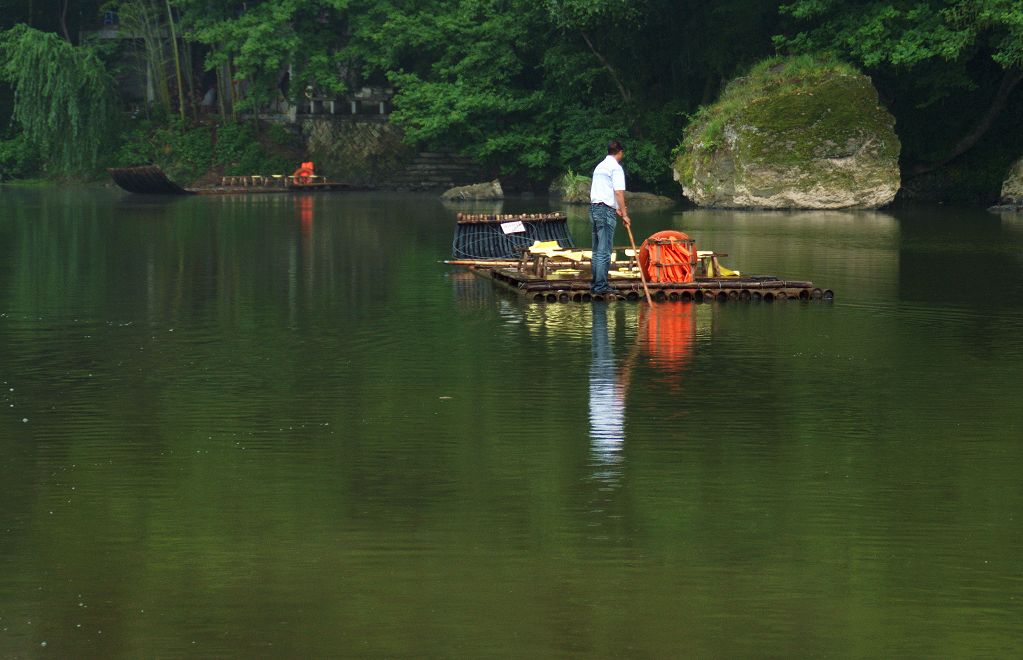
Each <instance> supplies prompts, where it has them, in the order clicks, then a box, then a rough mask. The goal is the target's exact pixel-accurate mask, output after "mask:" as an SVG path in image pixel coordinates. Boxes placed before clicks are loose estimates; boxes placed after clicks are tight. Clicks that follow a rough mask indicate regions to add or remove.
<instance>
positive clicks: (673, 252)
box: [636, 229, 696, 282]
mask: <svg viewBox="0 0 1023 660" xmlns="http://www.w3.org/2000/svg"><path fill="white" fill-rule="evenodd" d="M695 256H696V244H695V243H694V242H693V241H691V240H690V238H689V236H688V235H686V234H683V233H682V232H680V231H674V230H670V229H669V230H666V231H659V232H657V233H656V234H654V235H653V236H650V237H649V238H647V239H646V240H645V241H643V244H642V245H641V246H640V248H639V254H638V255H637V257H636V258H637V261H639V267H640V268H641V269H642V270H643V274H644V275H646V279H647V281H648V282H692V281H693V277H694V275H695V272H694V270H695V268H694V266H695V261H696V260H695Z"/></svg>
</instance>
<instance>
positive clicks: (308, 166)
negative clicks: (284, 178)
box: [291, 161, 314, 185]
mask: <svg viewBox="0 0 1023 660" xmlns="http://www.w3.org/2000/svg"><path fill="white" fill-rule="evenodd" d="M313 172H314V168H313V161H309V162H306V163H302V166H301V167H299V168H298V169H297V170H295V171H294V172H293V173H292V175H291V180H292V181H294V182H295V183H297V184H300V185H301V184H303V183H309V182H310V180H312V178H313Z"/></svg>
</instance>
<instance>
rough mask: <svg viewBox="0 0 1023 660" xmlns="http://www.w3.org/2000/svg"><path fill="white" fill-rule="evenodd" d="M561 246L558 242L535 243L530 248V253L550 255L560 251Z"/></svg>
mask: <svg viewBox="0 0 1023 660" xmlns="http://www.w3.org/2000/svg"><path fill="white" fill-rule="evenodd" d="M560 249H561V246H560V245H559V244H558V242H557V241H533V245H531V246H530V248H529V252H530V253H531V254H550V253H551V252H553V251H555V250H560Z"/></svg>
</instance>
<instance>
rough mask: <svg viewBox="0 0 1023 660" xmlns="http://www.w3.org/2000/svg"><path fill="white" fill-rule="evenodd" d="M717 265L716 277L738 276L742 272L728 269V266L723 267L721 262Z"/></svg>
mask: <svg viewBox="0 0 1023 660" xmlns="http://www.w3.org/2000/svg"><path fill="white" fill-rule="evenodd" d="M717 267H718V277H739V276H740V275H741V274H742V273H740V272H739V271H737V270H730V269H728V268H725V267H724V266H722V265H721V264H718V265H717Z"/></svg>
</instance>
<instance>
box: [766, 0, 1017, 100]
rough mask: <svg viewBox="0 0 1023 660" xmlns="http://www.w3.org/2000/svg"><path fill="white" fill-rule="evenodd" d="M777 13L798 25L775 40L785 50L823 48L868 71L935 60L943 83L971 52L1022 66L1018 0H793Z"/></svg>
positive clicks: (958, 78) (956, 75) (972, 55)
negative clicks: (941, 69)
mask: <svg viewBox="0 0 1023 660" xmlns="http://www.w3.org/2000/svg"><path fill="white" fill-rule="evenodd" d="M780 11H781V12H782V13H783V14H787V15H789V16H791V17H793V18H794V19H797V21H798V22H799V23H800V24H801V25H803V29H802V30H800V31H798V32H795V33H794V34H792V35H791V36H785V35H779V36H776V37H775V38H774V40H775V44H776V45H777V46H778V47H779V48H782V49H786V50H789V51H793V52H816V51H828V52H831V53H836V54H840V55H841V56H843V57H847V58H851V59H852V60H853V61H855V62H859V63H860V64H862V65H863V66H865V67H867V68H868V69H877V68H880V67H892V68H894V69H897V70H907V69H911V68H913V67H916V66H918V65H920V64H923V63H926V62H931V61H940V62H942V63H943V65H944V67H945V68H946V69H948V70H949V71H950V72H953V75H952V76H951V78H949V81H950V82H959V83H960V84H961V83H962V82H963V81H964V80H967V81H968V77H965V76H963V75H962V74H961V72H959V71H956V68H957V66H960V65H962V64H963V63H964V62H967V61H969V60H971V59H973V58H975V57H978V56H980V57H990V58H991V59H992V60H993V61H995V62H997V63H999V64H1000V65H1001V66H1002V67H1004V68H1010V67H1020V66H1023V4H1021V3H1020V2H1019V1H1018V0H858V1H853V2H847V1H845V0H841V1H840V0H795V1H794V2H791V3H789V4H786V5H782V6H781V8H780Z"/></svg>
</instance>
